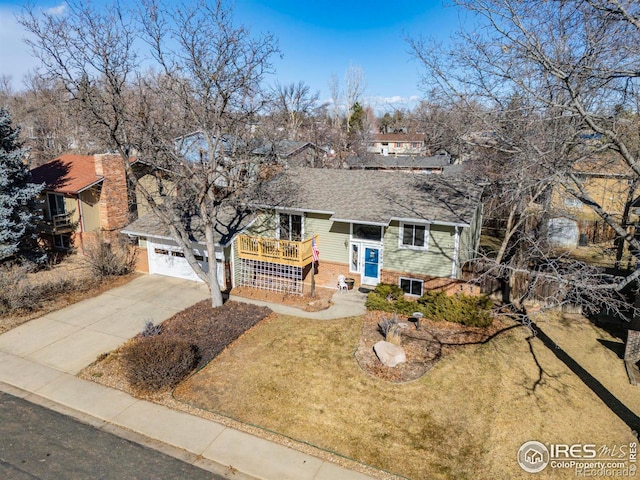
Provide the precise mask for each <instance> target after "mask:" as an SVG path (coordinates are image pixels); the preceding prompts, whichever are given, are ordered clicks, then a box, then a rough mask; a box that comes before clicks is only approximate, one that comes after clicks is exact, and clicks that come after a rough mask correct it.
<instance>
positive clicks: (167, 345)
mask: <svg viewBox="0 0 640 480" xmlns="http://www.w3.org/2000/svg"><path fill="white" fill-rule="evenodd" d="M122 360H123V365H124V370H125V375H126V376H127V379H128V380H129V383H130V384H131V385H132V386H133V387H136V388H139V389H142V390H150V391H155V390H159V389H161V388H165V387H174V386H175V385H177V384H178V383H179V382H180V381H181V380H182V379H183V378H184V377H186V376H187V375H188V374H189V372H191V370H193V369H194V368H195V366H196V364H197V363H198V352H197V348H196V347H195V346H194V345H192V344H191V343H189V342H187V341H185V340H181V339H178V338H174V337H170V336H165V335H154V336H150V337H140V338H138V339H136V340H134V341H132V342H131V343H129V344H128V345H126V346H125V347H124V349H123V351H122Z"/></svg>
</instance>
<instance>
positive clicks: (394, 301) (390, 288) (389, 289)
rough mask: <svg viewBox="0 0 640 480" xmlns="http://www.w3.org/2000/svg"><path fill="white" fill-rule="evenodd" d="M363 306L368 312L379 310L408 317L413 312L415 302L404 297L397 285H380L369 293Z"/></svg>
mask: <svg viewBox="0 0 640 480" xmlns="http://www.w3.org/2000/svg"><path fill="white" fill-rule="evenodd" d="M365 306H366V307H367V308H368V309H369V310H380V311H382V312H392V313H398V314H401V315H410V314H411V313H412V312H414V311H415V310H414V309H415V307H416V305H415V302H411V301H409V300H407V299H406V298H405V297H404V292H403V291H402V289H401V288H400V287H398V286H397V285H391V284H388V283H380V284H378V285H377V286H376V288H375V289H374V290H373V291H372V292H370V293H369V295H368V296H367V301H366V303H365Z"/></svg>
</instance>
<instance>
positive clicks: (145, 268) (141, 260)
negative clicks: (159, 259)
mask: <svg viewBox="0 0 640 480" xmlns="http://www.w3.org/2000/svg"><path fill="white" fill-rule="evenodd" d="M136 249H137V251H138V254H137V257H136V272H142V273H149V254H148V253H147V249H146V248H142V247H136Z"/></svg>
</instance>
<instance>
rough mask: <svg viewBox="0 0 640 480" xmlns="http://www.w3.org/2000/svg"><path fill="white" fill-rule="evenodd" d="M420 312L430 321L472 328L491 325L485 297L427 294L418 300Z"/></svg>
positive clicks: (489, 304)
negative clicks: (453, 323)
mask: <svg viewBox="0 0 640 480" xmlns="http://www.w3.org/2000/svg"><path fill="white" fill-rule="evenodd" d="M418 304H419V305H420V309H419V310H420V311H421V312H422V313H423V314H424V316H425V317H427V318H430V319H432V320H445V321H448V322H455V323H461V324H463V325H468V326H472V327H487V326H489V325H491V322H492V321H493V319H492V318H491V307H492V303H491V300H490V299H489V298H488V297H486V296H477V297H476V296H471V295H465V294H462V293H458V294H456V295H447V294H446V293H444V292H427V293H425V294H424V295H423V296H422V297H420V298H419V299H418Z"/></svg>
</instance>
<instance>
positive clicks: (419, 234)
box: [400, 223, 429, 250]
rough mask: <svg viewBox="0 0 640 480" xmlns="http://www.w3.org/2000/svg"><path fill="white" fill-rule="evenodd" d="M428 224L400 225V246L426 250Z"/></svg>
mask: <svg viewBox="0 0 640 480" xmlns="http://www.w3.org/2000/svg"><path fill="white" fill-rule="evenodd" d="M428 232H429V227H428V225H418V224H413V223H403V224H401V225H400V247H401V248H417V249H421V250H423V249H424V250H426V249H427V247H428V237H427V234H428Z"/></svg>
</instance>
